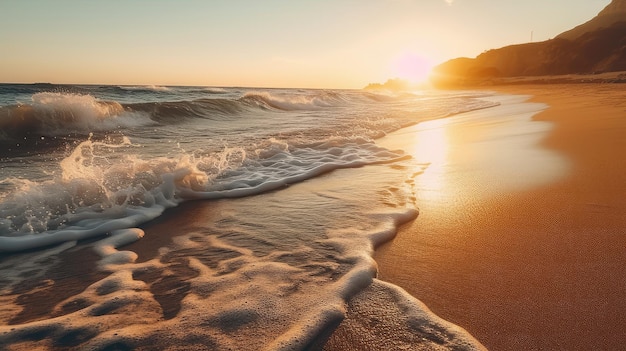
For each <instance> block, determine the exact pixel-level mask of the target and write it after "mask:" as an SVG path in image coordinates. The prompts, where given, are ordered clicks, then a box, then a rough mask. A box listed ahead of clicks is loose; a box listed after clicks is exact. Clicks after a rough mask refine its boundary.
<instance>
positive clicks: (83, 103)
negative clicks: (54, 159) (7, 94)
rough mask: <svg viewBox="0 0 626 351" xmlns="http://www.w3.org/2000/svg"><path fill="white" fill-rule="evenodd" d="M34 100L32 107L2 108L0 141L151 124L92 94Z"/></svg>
mask: <svg viewBox="0 0 626 351" xmlns="http://www.w3.org/2000/svg"><path fill="white" fill-rule="evenodd" d="M31 100H32V103H30V104H18V105H13V106H6V107H0V140H23V139H25V138H26V137H29V136H36V137H39V136H60V135H67V134H73V133H78V134H88V133H90V132H93V131H103V130H112V129H119V128H127V127H136V126H142V125H147V124H149V123H150V121H149V120H147V119H146V118H141V116H138V115H136V114H132V113H129V111H127V110H125V109H124V107H123V106H122V105H121V104H120V103H118V102H116V101H101V100H98V99H96V98H94V97H93V96H91V95H80V94H67V93H50V92H44V93H36V94H34V95H33V96H32V98H31Z"/></svg>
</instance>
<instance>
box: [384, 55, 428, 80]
mask: <svg viewBox="0 0 626 351" xmlns="http://www.w3.org/2000/svg"><path fill="white" fill-rule="evenodd" d="M391 66H392V67H391V69H392V74H393V75H394V77H396V78H400V79H403V80H407V81H409V82H411V83H423V82H425V81H426V80H427V79H428V76H429V75H430V72H431V70H432V69H433V67H434V64H433V63H432V61H431V60H429V59H427V58H426V57H424V56H422V55H418V54H416V53H403V54H401V55H399V56H397V57H396V58H395V59H394V60H393V61H392V63H391Z"/></svg>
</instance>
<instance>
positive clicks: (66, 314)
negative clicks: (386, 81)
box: [0, 84, 495, 350]
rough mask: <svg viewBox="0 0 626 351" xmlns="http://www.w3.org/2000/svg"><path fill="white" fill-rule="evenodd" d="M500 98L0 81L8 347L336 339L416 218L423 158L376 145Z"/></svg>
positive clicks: (2, 281) (453, 342)
mask: <svg viewBox="0 0 626 351" xmlns="http://www.w3.org/2000/svg"><path fill="white" fill-rule="evenodd" d="M486 97H487V96H486V95H485V93H472V92H454V93H450V92H447V93H442V92H423V91H422V92H412V93H408V92H403V93H391V92H372V91H362V90H309V89H250V88H217V87H159V86H95V85H88V86H76V85H51V84H33V85H9V84H5V85H0V252H2V256H0V272H1V273H2V274H1V276H0V302H1V303H2V305H3V308H2V310H1V311H0V345H4V346H5V347H6V348H7V349H15V350H18V349H25V350H30V349H33V348H35V347H38V348H43V349H85V350H87V349H88V350H127V349H128V350H130V349H159V350H163V349H195V350H200V349H208V350H226V349H232V350H261V349H267V350H300V349H317V348H322V347H323V345H324V341H325V340H326V338H327V337H328V335H329V333H332V330H334V328H335V327H336V326H337V325H339V324H340V323H341V322H342V320H343V319H344V317H345V316H346V313H347V311H346V308H347V307H346V303H347V301H349V300H350V299H351V298H352V297H353V296H355V295H356V294H358V293H360V292H361V291H363V290H364V289H366V288H367V287H368V286H369V285H370V284H371V283H372V279H373V278H374V277H375V276H376V264H375V262H374V261H373V260H372V258H371V254H372V250H373V248H374V247H375V246H376V245H378V244H380V243H382V242H384V241H387V240H390V239H392V238H393V236H394V235H395V232H396V229H397V227H398V226H399V225H401V224H402V223H405V222H407V221H410V220H412V219H414V218H415V217H416V216H417V215H418V204H417V203H416V201H415V198H416V197H415V189H413V184H414V178H415V177H416V176H419V174H420V173H421V171H422V170H423V169H424V168H426V167H427V166H428V165H426V164H419V163H418V162H417V161H416V160H414V159H412V158H411V157H410V156H409V155H407V154H406V153H405V152H404V151H403V150H390V149H386V148H383V147H381V146H378V145H377V144H376V139H378V138H380V137H382V136H385V135H386V134H388V133H390V132H392V131H395V130H398V129H401V128H403V127H407V126H410V125H413V124H416V123H419V122H420V121H425V120H428V119H436V118H443V117H446V116H450V115H454V114H458V113H460V112H465V111H471V110H475V109H481V108H487V107H491V106H494V105H495V103H494V102H493V101H492V100H490V99H486ZM396 304H398V302H396ZM411 306H413V307H411V308H402V309H401V310H402V311H404V312H403V313H404V315H405V316H404V317H407V316H409V317H410V318H413V319H410V318H409V319H410V320H413V321H414V320H419V323H420V324H419V325H420V328H422V329H426V330H430V332H431V333H432V334H433V335H434V336H433V338H434V339H435V340H437V344H438V345H440V346H441V347H443V348H444V349H455V348H459V347H461V348H467V349H472V348H475V347H478V346H476V345H477V344H474V343H473V342H472V340H471V337H469V336H466V335H464V334H463V333H462V332H459V331H458V330H456V329H454V327H453V326H450V325H447V324H446V323H445V322H443V321H440V320H438V319H437V318H436V317H435V316H432V315H430V314H425V315H424V314H423V313H424V312H423V310H420V308H418V307H415V306H417V305H415V306H414V305H411ZM424 316H427V317H424ZM412 323H413V324H415V322H412ZM409 324H411V323H409ZM411 325H412V324H411Z"/></svg>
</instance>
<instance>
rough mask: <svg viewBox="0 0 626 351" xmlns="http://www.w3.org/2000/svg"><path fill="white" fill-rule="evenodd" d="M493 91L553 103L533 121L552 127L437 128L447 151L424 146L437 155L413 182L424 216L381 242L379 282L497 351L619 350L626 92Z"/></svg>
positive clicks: (623, 305) (604, 87)
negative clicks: (504, 131)
mask: <svg viewBox="0 0 626 351" xmlns="http://www.w3.org/2000/svg"><path fill="white" fill-rule="evenodd" d="M493 90H497V91H499V92H503V93H509V94H523V95H531V96H532V98H531V100H530V101H532V102H537V103H544V104H547V105H549V108H547V109H545V110H544V111H543V112H540V113H538V114H536V115H534V117H533V118H532V120H533V121H532V122H530V124H529V125H531V126H532V123H536V125H537V126H541V125H543V126H548V127H549V128H548V130H547V131H546V130H545V129H544V128H542V127H539V128H536V129H537V130H533V128H530V129H524V128H522V129H520V130H519V131H518V132H517V133H516V136H515V137H511V138H509V140H511V141H510V142H507V141H506V140H507V139H506V138H505V137H501V138H500V137H498V136H497V135H496V136H495V137H494V136H493V135H491V136H490V131H493V130H491V129H490V128H491V127H490V126H489V123H478V124H474V125H472V127H471V128H472V129H468V128H466V129H463V130H459V129H458V127H457V129H455V127H454V125H453V124H449V123H448V124H445V123H443V124H440V125H437V124H433V125H432V126H431V127H430V129H431V130H432V131H437V133H439V134H442V135H444V134H445V135H446V138H447V139H446V141H445V143H446V145H447V148H446V151H445V152H443V153H442V154H441V155H436V154H435V155H430V156H428V155H423V156H421V155H418V156H416V157H423V158H424V161H425V162H432V160H433V159H434V160H435V162H432V163H431V166H430V167H429V168H428V169H427V170H426V171H425V173H424V174H422V175H420V176H417V177H416V178H415V179H416V183H417V188H418V206H419V207H420V215H419V217H418V219H416V220H415V221H414V222H412V223H411V224H409V225H406V226H405V227H403V228H402V229H401V230H400V232H399V233H398V235H397V237H396V238H395V239H394V240H393V241H392V242H390V243H387V244H385V245H383V246H382V247H381V248H379V249H378V250H377V252H376V256H375V259H376V261H377V262H378V264H379V270H380V272H379V278H380V279H382V280H384V281H388V282H391V283H393V284H397V285H399V286H401V287H403V288H404V289H406V290H407V291H408V292H409V293H410V294H411V295H413V296H415V297H416V298H418V299H420V300H421V301H422V302H424V303H425V304H426V305H427V306H428V307H429V308H430V309H432V310H433V312H435V313H436V314H437V315H439V316H440V317H442V318H444V319H446V320H448V321H450V322H452V323H455V324H458V325H460V326H461V327H463V328H465V329H466V330H468V331H469V332H470V333H471V334H472V335H473V336H475V337H476V338H477V339H478V340H479V341H480V342H482V343H483V344H484V345H485V346H486V347H487V348H488V349H490V350H617V349H623V347H624V345H625V344H626V337H625V336H624V333H623V326H624V325H626V316H625V315H624V313H623V312H624V311H626V266H625V264H624V262H626V237H625V235H624V234H625V231H626V216H625V215H624V214H625V213H626V196H625V195H626V183H625V179H626V178H625V174H626V170H625V169H624V167H625V163H624V162H623V159H622V158H623V154H624V152H626V138H625V137H624V135H625V133H626V118H625V117H626V90H625V89H623V87H622V86H621V85H619V84H569V85H534V86H526V85H520V86H508V87H507V86H498V87H494V88H493ZM546 122H547V123H546ZM468 125H469V124H468ZM422 129H423V127H422ZM420 132H421V133H424V130H422V131H420V130H419V128H418V129H414V130H413V133H420ZM404 133H405V135H406V132H404ZM520 138H521V139H520ZM522 139H524V140H525V142H523V143H519V140H522ZM513 140H517V141H515V142H514V141H513ZM383 143H384V141H383ZM423 148H424V147H422V149H423ZM416 150H419V147H417V148H416ZM416 153H419V151H416ZM507 155H508V156H507ZM428 158H430V159H431V160H428ZM490 160H491V161H492V162H489V161H490ZM500 160H508V162H505V163H502V162H500ZM486 165H487V166H486ZM511 165H513V166H512V167H511ZM437 179H439V180H440V181H441V179H444V180H446V181H447V183H446V184H443V185H442V184H439V185H438V184H437V183H436V180H437ZM437 188H443V189H445V191H444V192H443V193H441V192H439V193H437V192H436V191H435V190H437Z"/></svg>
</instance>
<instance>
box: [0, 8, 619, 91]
mask: <svg viewBox="0 0 626 351" xmlns="http://www.w3.org/2000/svg"><path fill="white" fill-rule="evenodd" d="M609 3H610V0H525V1H509V0H499V1H497V0H171V1H165V0H123V1H122V0H106V1H95V0H93V1H92V0H74V1H72V0H47V1H44V0H39V1H37V0H0V82H4V83H33V82H52V83H58V84H61V83H68V84H129V85H140V84H141V85H194V86H245V87H294V88H296V87H297V88H362V87H363V86H365V85H367V84H368V83H372V82H385V81H386V80H387V79H390V78H402V79H407V80H413V81H417V80H420V79H421V78H423V77H424V76H425V75H426V74H427V72H428V71H429V69H430V68H432V66H434V65H437V64H440V63H442V62H444V61H446V60H448V59H452V58H456V57H475V56H477V55H478V54H480V53H481V52H483V51H486V50H488V49H493V48H498V47H502V46H506V45H510V44H519V43H524V42H528V41H530V40H531V36H532V39H533V41H542V40H547V39H550V38H553V37H555V36H556V35H558V34H559V33H561V32H564V31H565V30H568V29H570V28H573V27H574V26H576V25H578V24H582V23H584V22H585V21H587V20H589V19H591V18H592V17H594V16H595V15H596V14H597V13H598V12H599V11H600V10H602V8H604V7H605V6H606V5H608V4H609ZM531 33H532V35H531Z"/></svg>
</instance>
